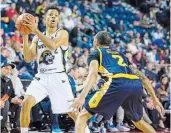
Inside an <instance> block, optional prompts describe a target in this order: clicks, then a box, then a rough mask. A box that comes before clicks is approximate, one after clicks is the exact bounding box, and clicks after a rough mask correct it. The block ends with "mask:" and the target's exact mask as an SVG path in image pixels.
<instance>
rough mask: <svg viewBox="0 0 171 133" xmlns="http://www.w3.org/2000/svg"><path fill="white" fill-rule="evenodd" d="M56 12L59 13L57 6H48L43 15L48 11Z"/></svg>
mask: <svg viewBox="0 0 171 133" xmlns="http://www.w3.org/2000/svg"><path fill="white" fill-rule="evenodd" d="M51 9H52V10H57V11H58V12H59V13H60V10H59V9H58V8H57V6H54V5H50V6H48V7H47V8H46V9H45V14H46V13H47V12H48V11H49V10H51Z"/></svg>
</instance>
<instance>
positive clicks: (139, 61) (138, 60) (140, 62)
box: [133, 51, 146, 69]
mask: <svg viewBox="0 0 171 133" xmlns="http://www.w3.org/2000/svg"><path fill="white" fill-rule="evenodd" d="M133 63H134V64H136V66H137V67H138V68H140V69H142V68H144V67H145V65H146V61H145V60H144V58H143V53H142V52H140V51H139V52H137V53H136V54H135V56H134V59H133Z"/></svg>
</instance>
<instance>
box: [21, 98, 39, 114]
mask: <svg viewBox="0 0 171 133" xmlns="http://www.w3.org/2000/svg"><path fill="white" fill-rule="evenodd" d="M35 103H36V101H35V98H34V97H32V96H27V97H25V99H24V100H23V103H22V111H24V112H25V110H30V109H31V108H32V107H33V106H34V105H35Z"/></svg>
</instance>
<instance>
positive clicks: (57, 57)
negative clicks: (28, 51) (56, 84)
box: [37, 29, 68, 74]
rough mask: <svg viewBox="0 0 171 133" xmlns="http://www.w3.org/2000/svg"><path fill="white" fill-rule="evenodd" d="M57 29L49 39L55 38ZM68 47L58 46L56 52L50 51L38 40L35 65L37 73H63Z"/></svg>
mask: <svg viewBox="0 0 171 133" xmlns="http://www.w3.org/2000/svg"><path fill="white" fill-rule="evenodd" d="M59 30H60V29H58V30H57V31H56V32H55V33H54V34H52V35H50V36H49V38H51V39H52V38H55V37H56V35H57V32H58V31H59ZM67 53H68V46H67V47H66V46H60V47H59V48H57V49H56V50H51V49H49V48H48V47H46V46H45V45H44V44H43V42H42V41H41V40H40V39H39V40H38V42H37V55H38V57H37V63H38V73H41V74H43V73H59V72H64V71H65V65H66V61H67Z"/></svg>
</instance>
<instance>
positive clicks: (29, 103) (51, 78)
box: [20, 6, 89, 133]
mask: <svg viewBox="0 0 171 133" xmlns="http://www.w3.org/2000/svg"><path fill="white" fill-rule="evenodd" d="M29 19H30V18H29V17H26V18H24V20H23V22H24V23H25V24H24V25H25V26H28V27H29V28H30V29H31V31H32V33H33V34H35V36H34V38H33V40H32V44H31V46H30V45H29V44H28V35H23V44H24V59H25V61H26V62H31V61H32V60H34V59H35V57H37V62H38V74H37V75H36V76H35V79H34V80H33V81H32V82H31V85H30V86H29V87H28V89H27V91H26V94H25V98H24V102H23V105H22V110H21V117H20V126H21V133H28V126H29V123H30V110H31V108H32V107H33V106H34V105H35V104H37V103H38V102H40V101H42V100H43V99H44V98H45V97H47V96H48V97H49V98H50V101H51V105H52V111H53V113H54V114H60V113H68V115H69V116H70V117H71V118H72V119H73V120H74V121H75V120H76V114H75V113H74V112H72V108H70V106H71V104H72V103H71V102H69V100H71V99H73V98H74V96H73V93H72V89H71V86H70V83H69V80H68V76H67V74H66V70H65V65H66V59H67V56H66V55H67V51H68V47H69V46H68V38H69V36H68V32H67V31H66V30H62V29H58V26H57V25H58V23H59V11H58V9H57V8H56V7H53V6H52V7H48V8H47V9H46V11H45V26H46V30H45V32H44V33H42V32H40V31H39V30H38V28H37V23H31V22H30V21H29ZM52 132H53V131H52ZM87 132H89V131H88V129H87Z"/></svg>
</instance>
